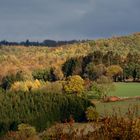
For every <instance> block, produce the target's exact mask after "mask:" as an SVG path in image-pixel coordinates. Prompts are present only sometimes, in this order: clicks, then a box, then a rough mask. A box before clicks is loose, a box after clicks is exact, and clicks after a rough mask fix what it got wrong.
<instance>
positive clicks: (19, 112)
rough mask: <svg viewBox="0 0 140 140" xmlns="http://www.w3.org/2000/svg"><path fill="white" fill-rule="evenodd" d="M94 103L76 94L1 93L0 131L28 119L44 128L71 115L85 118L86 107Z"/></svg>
mask: <svg viewBox="0 0 140 140" xmlns="http://www.w3.org/2000/svg"><path fill="white" fill-rule="evenodd" d="M89 106H93V104H91V103H90V101H88V100H87V99H84V98H80V97H78V96H73V95H62V94H55V93H46V92H45V91H44V92H43V91H42V92H40V91H36V92H35V91H34V92H30V93H29V92H24V93H23V92H18V93H16V94H15V93H10V92H9V93H7V94H4V93H0V133H1V134H2V133H4V132H6V131H8V130H15V129H16V127H17V125H18V124H20V123H28V124H31V125H33V126H35V127H36V128H37V129H38V130H43V129H45V128H47V127H48V126H50V125H51V124H52V123H54V122H56V121H63V122H64V121H66V120H69V118H70V116H72V117H73V118H74V119H75V120H76V121H83V120H85V114H84V112H85V110H86V108H87V107H89Z"/></svg>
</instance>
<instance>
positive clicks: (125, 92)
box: [109, 83, 140, 97]
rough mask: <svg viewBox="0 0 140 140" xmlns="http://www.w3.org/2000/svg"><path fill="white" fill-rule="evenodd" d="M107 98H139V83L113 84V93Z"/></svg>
mask: <svg viewBox="0 0 140 140" xmlns="http://www.w3.org/2000/svg"><path fill="white" fill-rule="evenodd" d="M109 96H118V97H134V96H140V83H115V91H112V92H110V94H109Z"/></svg>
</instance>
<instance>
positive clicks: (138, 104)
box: [96, 99, 140, 115]
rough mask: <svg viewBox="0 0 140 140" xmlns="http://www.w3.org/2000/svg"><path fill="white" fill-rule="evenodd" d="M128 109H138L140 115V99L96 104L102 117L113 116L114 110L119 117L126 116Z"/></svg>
mask: <svg viewBox="0 0 140 140" xmlns="http://www.w3.org/2000/svg"><path fill="white" fill-rule="evenodd" d="M128 108H133V110H134V108H138V113H139V115H140V99H131V100H125V101H118V102H108V103H100V102H99V103H96V109H97V111H98V112H99V114H100V115H105V114H108V115H110V114H113V110H114V111H115V112H117V113H119V115H124V114H126V113H127V112H128Z"/></svg>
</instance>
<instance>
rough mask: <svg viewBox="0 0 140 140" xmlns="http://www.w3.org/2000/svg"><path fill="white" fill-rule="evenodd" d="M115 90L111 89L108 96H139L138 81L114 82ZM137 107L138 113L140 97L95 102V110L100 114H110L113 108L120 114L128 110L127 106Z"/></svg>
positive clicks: (139, 85) (139, 111)
mask: <svg viewBox="0 0 140 140" xmlns="http://www.w3.org/2000/svg"><path fill="white" fill-rule="evenodd" d="M115 85H116V90H115V91H112V92H111V93H110V94H109V96H118V97H121V98H125V97H130V98H131V97H138V96H140V83H115ZM130 107H131V108H136V107H137V108H138V113H139V115H140V99H129V100H124V101H116V102H107V103H101V102H97V103H96V108H97V111H98V112H99V114H100V115H104V114H108V115H109V114H112V113H113V110H114V111H115V112H117V113H119V114H120V115H121V114H122V115H124V114H125V113H127V112H128V108H130Z"/></svg>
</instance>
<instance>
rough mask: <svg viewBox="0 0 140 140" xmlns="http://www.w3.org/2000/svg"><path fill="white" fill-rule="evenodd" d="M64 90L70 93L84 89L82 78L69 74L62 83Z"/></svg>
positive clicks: (78, 92) (79, 92)
mask: <svg viewBox="0 0 140 140" xmlns="http://www.w3.org/2000/svg"><path fill="white" fill-rule="evenodd" d="M64 91H65V92H66V93H70V94H81V93H82V92H83V91H84V80H83V79H82V78H81V77H80V76H79V75H74V76H69V77H68V78H67V81H66V83H65V84H64Z"/></svg>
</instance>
